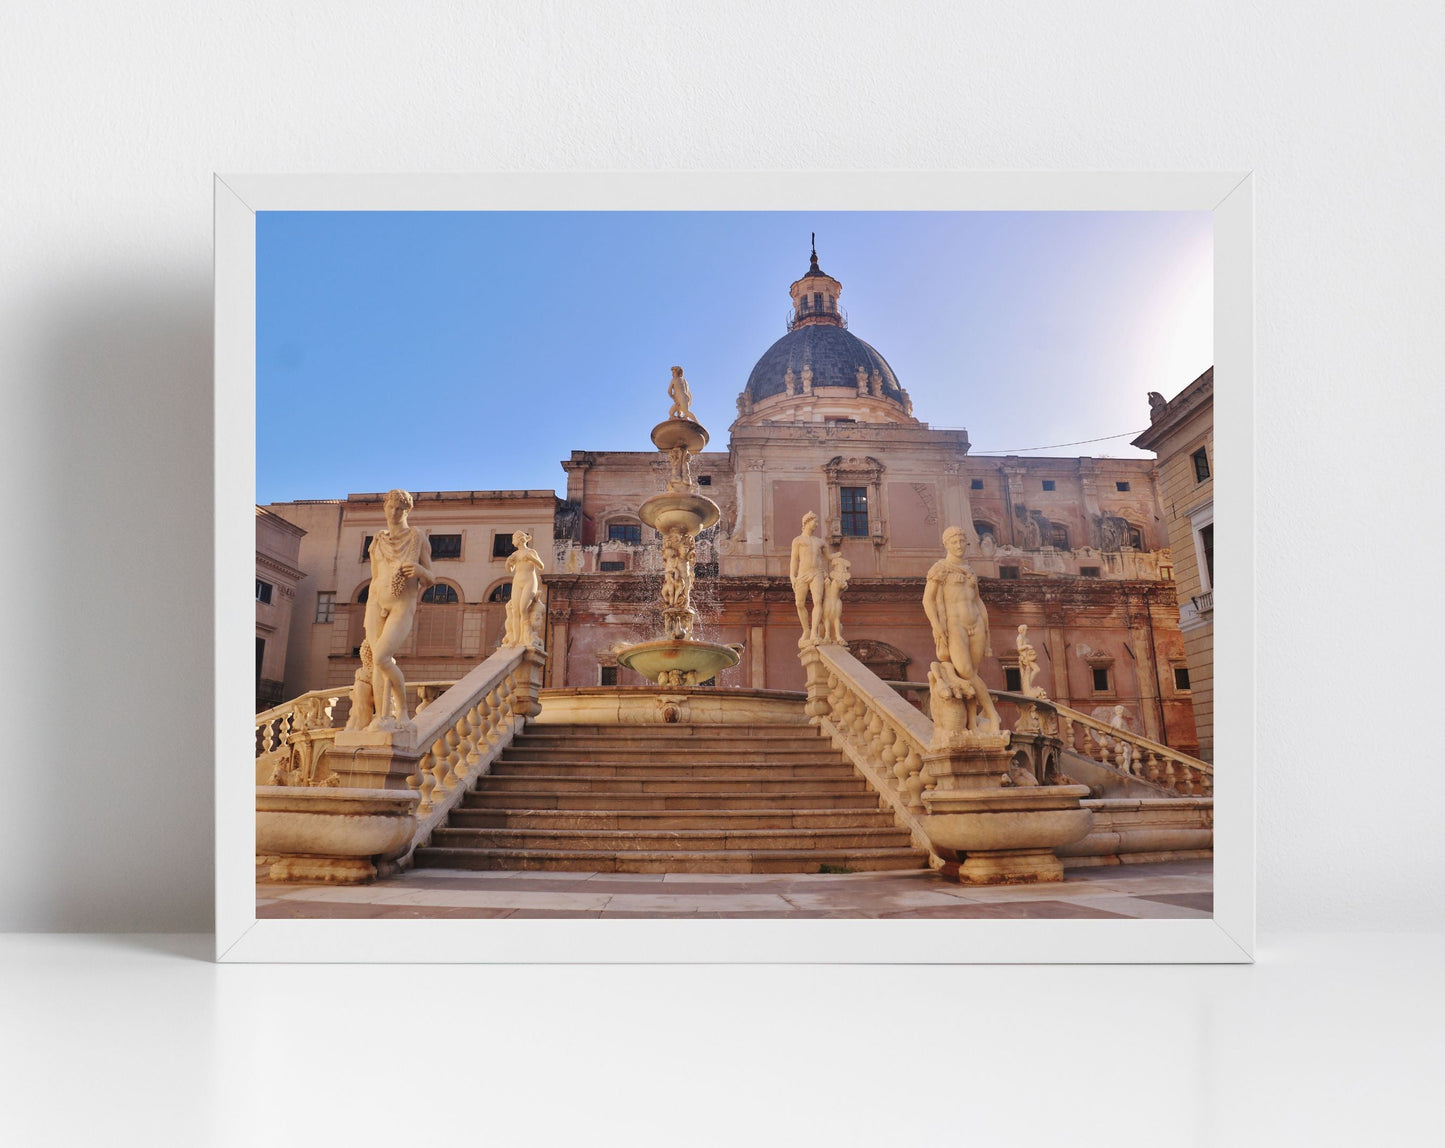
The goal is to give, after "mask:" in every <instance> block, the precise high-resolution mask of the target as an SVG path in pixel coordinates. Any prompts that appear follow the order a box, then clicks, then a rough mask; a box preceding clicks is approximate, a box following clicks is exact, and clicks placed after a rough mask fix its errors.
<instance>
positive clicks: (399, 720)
mask: <svg viewBox="0 0 1445 1148" xmlns="http://www.w3.org/2000/svg"><path fill="white" fill-rule="evenodd" d="M414 502H415V500H414V499H413V498H412V496H411V495H410V494H408V493H407V492H406V491H404V490H389V491H387V494H386V501H385V502H384V503H383V506H384V509H385V511H386V529H385V530H381V531H378V532H377V534H376V535H375V536H374V537H373V538H372V540H371V552H370V553H371V584H370V587H369V588H368V590H367V598H366V619H365V627H366V642H367V644H368V645H369V646H370V647H371V659H372V666H373V669H372V675H371V701H372V705H373V707H374V708H375V715H374V716H373V717H372V719H371V721H370V722H369V723H368V724H367V727H366V728H367V729H368V730H371V731H389V730H398V729H402V728H404V727H405V726H406V724H407V723H408V722H409V721H410V720H411V715H410V714H409V713H407V708H406V678H405V677H403V676H402V672H401V667H400V666H398V665H397V664H396V652H397V651H398V650H399V649H401V647H402V646H403V645H404V644H405V643H406V640H407V639H408V638H409V637H411V628H412V623H413V622H414V621H415V620H416V604H417V600H418V599H419V598H420V597H421V588H422V587H423V586H430V585H431V584H432V583H433V582H435V581H436V577H435V575H433V574H432V572H431V569H430V568H429V567H428V566H427V564H426V563H427V560H429V559H430V558H431V543H430V542H429V541H428V539H427V538H426V536H425V535H423V534H422V532H421V531H420V530H418V529H416V527H414V526H412V525H411V524H410V523H408V522H407V515H408V514H409V513H410V511H411V508H412V506H413V505H414Z"/></svg>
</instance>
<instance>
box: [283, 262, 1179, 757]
mask: <svg viewBox="0 0 1445 1148" xmlns="http://www.w3.org/2000/svg"><path fill="white" fill-rule="evenodd" d="M841 293H842V284H841V283H840V282H839V281H838V280H837V279H835V278H833V277H832V276H830V275H828V274H826V273H825V272H824V271H822V270H821V268H820V267H819V266H818V261H817V256H816V254H815V255H814V256H813V258H812V261H811V263H810V266H809V268H808V270H807V272H806V273H805V274H804V275H803V276H802V277H801V278H800V279H798V280H797V281H796V282H794V283H793V284H792V286H791V288H790V296H791V299H792V304H793V307H792V314H791V317H790V320H789V322H788V324H787V330H786V331H784V332H783V334H782V335H781V337H780V338H779V339H778V340H777V342H775V343H774V344H773V346H771V347H770V348H768V349H767V350H766V351H765V352H764V353H763V355H762V356H761V358H760V359H759V360H758V361H757V364H756V366H755V367H754V368H753V370H752V372H751V374H750V375H749V377H748V379H747V380H746V381H745V383H744V385H743V387H742V390H741V393H740V394H739V395H738V399H737V410H738V414H737V418H736V420H735V421H734V422H733V424H732V426H731V428H730V429H729V434H728V440H727V442H726V445H725V449H716V450H710V451H704V452H703V453H702V454H700V455H698V456H696V458H695V459H694V461H693V466H692V470H693V475H694V477H695V478H696V480H697V482H698V483H699V487H700V493H702V494H704V495H707V496H708V497H709V498H711V499H712V500H713V501H715V502H716V503H717V504H718V505H719V507H720V509H721V517H720V520H719V522H718V524H717V526H716V527H714V528H711V529H710V530H708V531H706V532H704V534H703V535H702V536H701V538H700V539H699V541H698V553H697V568H696V574H697V581H696V584H695V589H694V605H695V606H696V607H697V608H698V611H699V621H698V627H697V630H696V632H695V635H694V636H696V637H700V638H704V639H706V640H708V641H714V642H723V643H739V644H741V645H742V646H743V652H742V657H741V661H740V663H739V664H738V665H737V666H736V667H734V668H732V669H729V670H725V671H723V672H722V673H721V674H720V675H719V677H718V679H717V680H716V682H715V685H716V686H717V687H718V688H723V689H726V688H752V689H768V690H787V691H800V690H802V689H803V685H804V678H803V670H802V667H801V665H800V663H799V660H798V638H799V635H800V633H801V627H800V623H799V616H798V611H797V609H796V606H795V602H794V594H793V588H792V586H791V584H790V582H789V578H788V573H789V569H788V568H789V556H790V550H791V545H792V540H793V538H794V537H795V536H796V535H797V534H798V533H799V531H800V528H801V523H802V519H803V517H804V515H805V514H807V513H809V512H812V513H815V514H817V515H818V517H819V519H820V521H821V524H822V525H821V528H820V535H821V536H822V537H823V539H824V540H825V542H826V543H827V545H828V547H829V549H830V551H832V552H833V553H835V554H841V555H842V557H843V558H845V559H846V560H847V561H848V563H849V564H850V583H849V586H848V589H847V592H846V594H845V596H844V613H843V631H844V638H845V639H846V640H847V641H848V642H849V645H850V649H851V650H852V652H853V653H854V655H855V656H856V657H858V658H859V659H860V660H861V661H863V662H864V664H866V665H868V666H869V667H870V668H872V669H873V670H874V671H875V672H876V673H878V674H879V675H880V676H881V677H883V678H884V679H886V680H888V681H891V682H894V683H897V688H898V689H899V690H900V691H901V692H903V693H904V695H905V696H914V697H915V699H916V700H918V701H920V702H921V701H922V698H921V697H919V696H918V695H919V694H920V693H921V691H922V690H923V689H924V688H925V682H926V678H927V670H928V665H929V663H930V662H931V661H932V660H933V658H934V651H933V642H932V636H931V633H930V630H929V626H928V622H927V619H926V618H925V616H924V614H923V609H922V606H921V602H922V597H923V589H924V578H925V575H926V573H927V571H928V569H929V567H930V566H931V565H932V564H933V563H934V562H935V561H937V560H938V558H939V557H940V556H941V554H942V545H941V541H940V538H941V535H942V532H943V530H944V529H945V528H947V527H949V526H959V527H961V528H962V529H963V530H964V531H965V533H966V535H967V540H968V541H967V548H966V557H967V560H968V561H969V563H970V564H971V565H972V566H973V568H974V570H975V571H976V572H977V573H978V575H979V577H980V588H981V592H982V595H983V598H984V601H985V602H986V604H987V606H988V609H989V615H990V617H989V620H990V629H991V641H992V656H991V657H989V658H987V659H986V660H985V663H984V667H983V677H984V680H985V682H986V683H987V684H988V685H989V686H990V687H991V688H995V689H1008V688H1017V672H1018V670H1017V656H1016V654H1015V648H1014V643H1015V638H1016V635H1017V631H1018V627H1019V625H1021V624H1027V626H1028V627H1029V630H1028V633H1029V638H1030V640H1031V641H1032V643H1033V645H1034V646H1035V648H1036V649H1037V650H1038V653H1039V662H1040V669H1041V676H1040V679H1039V682H1040V684H1042V685H1043V686H1044V688H1045V690H1046V691H1047V692H1048V694H1049V696H1050V697H1053V698H1055V699H1057V700H1059V701H1062V702H1066V703H1068V704H1070V705H1072V706H1074V707H1075V708H1078V709H1083V710H1085V711H1088V712H1094V711H1096V710H1099V711H1101V712H1102V711H1103V710H1104V709H1105V708H1107V710H1108V711H1110V712H1112V711H1113V709H1114V707H1115V706H1120V705H1122V706H1123V707H1124V710H1125V715H1126V719H1127V721H1128V724H1129V726H1130V727H1131V728H1132V729H1134V730H1135V731H1136V732H1139V733H1142V734H1144V735H1145V736H1148V737H1151V738H1154V739H1156V740H1158V741H1161V742H1165V743H1166V744H1169V745H1171V746H1174V747H1176V748H1178V749H1181V750H1184V751H1186V752H1189V753H1195V752H1197V750H1198V748H1199V745H1200V742H1201V741H1202V740H1203V736H1204V735H1203V733H1202V732H1197V731H1196V725H1195V714H1194V709H1193V704H1192V696H1191V692H1190V690H1189V688H1188V682H1189V681H1190V677H1189V675H1188V673H1183V674H1180V673H1178V672H1177V670H1178V669H1179V668H1180V667H1186V666H1187V665H1188V660H1189V659H1188V653H1187V651H1186V648H1185V643H1184V639H1183V636H1182V634H1181V630H1180V614H1179V605H1178V599H1177V597H1176V591H1175V584H1174V580H1173V562H1172V557H1171V550H1170V537H1169V528H1168V522H1167V519H1166V517H1165V513H1164V510H1163V506H1162V503H1161V499H1160V493H1159V483H1158V478H1157V475H1156V468H1155V463H1154V462H1153V461H1152V460H1147V459H1095V458H1024V457H988V458H982V457H977V456H971V455H970V453H969V445H970V444H969V441H968V436H967V432H965V431H963V430H936V429H933V428H931V427H929V425H928V424H927V423H926V422H924V421H921V420H920V419H919V417H918V416H917V414H916V413H915V411H914V409H913V402H912V399H911V397H910V395H909V394H908V392H907V390H906V389H905V388H904V387H903V385H902V384H901V382H900V381H899V379H898V378H897V377H896V375H895V374H894V372H893V369H892V368H891V367H890V366H889V364H888V362H887V360H886V359H885V358H884V357H883V355H882V354H880V353H879V352H878V351H877V350H876V349H874V348H873V347H872V346H870V345H869V344H868V343H867V342H865V341H864V340H863V339H861V338H859V337H858V336H857V335H855V334H854V333H853V332H852V331H851V330H850V329H849V327H848V323H847V320H846V318H845V316H844V314H843V312H842V310H841V309H840V307H839V302H838V301H839V297H840V295H841ZM719 445H721V444H719ZM562 467H563V469H564V471H565V472H566V475H567V485H566V496H565V498H562V499H558V498H556V497H555V495H554V494H553V493H552V492H551V491H492V492H474V491H462V492H433V493H427V492H413V493H414V494H416V507H415V509H414V511H413V512H412V515H411V521H412V522H413V523H414V524H415V525H417V526H420V527H422V528H423V529H425V530H426V531H428V533H429V534H430V535H431V537H432V556H433V559H434V561H433V569H434V570H435V571H436V573H437V574H438V576H439V577H440V579H441V581H440V582H439V583H438V585H437V587H433V588H431V589H430V590H429V591H428V594H429V595H430V600H424V601H423V603H422V605H421V606H420V607H419V608H418V618H417V625H416V627H415V631H414V635H413V638H412V640H411V648H410V649H409V650H408V651H405V652H404V656H403V657H402V658H401V659H400V660H401V663H402V665H403V668H404V670H405V672H406V674H407V677H408V680H409V681H441V680H449V679H451V678H454V677H457V676H460V674H461V673H462V672H464V670H465V669H466V668H469V667H470V666H471V665H474V664H475V663H476V662H477V661H478V660H480V659H481V658H482V657H485V656H486V654H487V653H489V652H490V651H491V649H492V648H494V647H495V645H496V642H497V639H498V637H499V636H500V632H501V624H502V611H503V604H504V602H505V596H506V591H507V588H508V587H507V581H506V577H505V560H506V555H507V554H508V553H509V552H510V551H509V549H508V547H509V546H510V538H511V536H512V534H513V532H514V531H516V530H523V531H525V532H527V533H529V534H531V535H532V536H533V539H534V541H533V545H534V546H536V548H537V549H539V550H540V551H542V553H543V554H544V555H547V554H548V550H549V547H550V556H551V561H550V562H549V566H548V573H547V574H546V576H545V578H544V582H545V584H546V593H547V633H546V646H547V649H548V666H547V671H546V674H547V677H546V682H545V684H546V685H547V686H549V687H552V688H587V687H596V686H611V685H620V686H629V685H643V684H645V683H644V681H643V679H642V678H640V677H637V676H636V675H633V674H632V673H631V672H630V671H628V670H626V669H625V668H623V667H621V666H619V665H618V663H617V658H616V654H615V652H614V651H615V647H617V646H618V645H620V644H624V643H629V642H636V641H642V640H646V639H648V638H650V637H655V636H656V635H657V634H659V633H660V632H661V619H660V616H659V609H660V608H659V607H658V605H657V602H658V588H659V584H660V581H661V570H660V564H659V562H658V556H657V539H656V536H655V534H654V532H653V531H652V530H651V529H650V528H648V527H647V526H645V525H644V524H643V523H642V522H641V520H640V519H639V517H638V513H637V511H638V507H639V506H640V505H641V504H642V502H643V501H645V500H646V499H647V498H648V497H650V496H651V495H653V494H656V493H657V492H658V491H659V490H661V489H662V488H663V487H664V485H665V483H666V479H667V467H668V464H667V461H666V459H665V458H664V457H663V456H662V455H660V454H659V453H658V452H656V451H637V452H622V451H607V452H592V451H585V450H577V451H574V452H573V453H572V455H571V457H570V458H568V459H566V460H564V461H563V463H562ZM380 500H381V495H380V494H372V495H352V496H350V497H349V498H347V499H345V500H336V501H330V502H295V503H275V504H272V505H270V506H269V507H267V510H269V511H270V512H271V513H274V514H276V515H279V516H280V517H282V518H284V519H286V520H287V521H289V522H292V523H294V524H295V525H296V526H298V527H300V528H302V529H304V530H305V531H306V535H305V537H304V538H303V539H302V543H301V553H300V557H299V559H298V565H299V566H300V568H301V569H302V571H303V577H302V579H301V581H300V584H299V586H298V590H297V598H296V605H295V609H294V611H293V627H292V634H291V641H290V645H289V648H288V661H287V676H286V689H287V693H288V696H295V695H296V694H299V693H301V692H304V691H305V690H308V689H314V688H322V687H330V686H335V685H338V684H341V683H345V682H349V681H350V680H351V677H352V674H353V673H354V671H355V669H356V667H357V666H358V665H359V660H358V653H357V649H358V647H359V646H360V618H361V612H362V611H363V610H364V596H365V591H366V577H367V570H368V568H367V566H366V561H365V546H366V541H367V536H368V534H369V533H373V532H374V531H375V529H377V528H379V526H380V525H382V522H381V517H380V516H381V502H380Z"/></svg>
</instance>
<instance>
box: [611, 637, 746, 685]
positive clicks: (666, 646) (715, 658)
mask: <svg viewBox="0 0 1445 1148" xmlns="http://www.w3.org/2000/svg"><path fill="white" fill-rule="evenodd" d="M740 651H741V647H737V646H723V645H720V644H718V643H717V642H696V641H693V640H692V639H690V638H664V639H662V640H660V641H656V642H639V643H638V644H637V645H635V646H625V647H623V648H622V649H620V650H618V651H617V663H618V665H621V666H626V667H627V668H628V669H629V670H636V671H637V672H638V673H639V674H641V675H642V676H643V677H644V678H646V679H647V680H648V681H649V682H656V681H657V680H658V679H659V678H661V677H662V675H663V674H667V675H668V676H669V677H671V675H672V674H674V673H682V674H684V675H686V674H689V673H694V674H696V675H697V677H696V678H695V679H694V680H693V682H691V683H686V684H692V685H696V684H697V683H698V682H705V681H707V680H708V678H710V677H712V676H713V675H715V674H717V673H719V672H720V671H722V670H726V669H730V668H732V667H733V666H735V665H737V664H738V658H739V655H740ZM672 684H677V685H681V684H685V683H680V682H678V683H672Z"/></svg>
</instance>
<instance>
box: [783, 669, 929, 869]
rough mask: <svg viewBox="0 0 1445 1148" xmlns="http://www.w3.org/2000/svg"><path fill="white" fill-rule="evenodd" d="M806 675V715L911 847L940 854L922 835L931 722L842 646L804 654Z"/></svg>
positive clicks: (927, 779) (926, 837)
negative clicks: (886, 808) (885, 807)
mask: <svg viewBox="0 0 1445 1148" xmlns="http://www.w3.org/2000/svg"><path fill="white" fill-rule="evenodd" d="M801 657H802V661H803V666H804V669H805V670H806V671H807V674H808V702H807V707H806V708H807V713H808V717H809V719H810V720H812V721H813V722H814V723H816V724H817V725H818V726H819V727H820V728H821V729H822V730H823V732H824V733H826V734H828V735H829V736H830V737H832V739H833V741H834V744H835V745H837V746H838V747H839V748H840V749H842V750H843V752H844V753H846V754H847V755H848V757H849V759H850V760H851V761H852V762H853V764H854V765H855V766H856V767H857V768H858V770H859V771H860V772H861V773H862V774H863V775H864V776H865V777H866V778H867V779H868V782H869V784H870V785H872V786H873V788H874V789H875V790H876V791H877V792H878V793H879V794H880V795H881V796H882V797H883V799H884V800H885V801H887V802H888V804H889V805H890V806H891V807H892V809H893V812H894V815H895V817H896V818H897V820H898V822H899V824H901V825H903V826H906V827H907V828H908V829H909V831H910V833H911V834H912V838H913V844H914V845H916V846H919V847H921V848H926V849H929V851H930V853H932V854H933V855H934V856H935V857H937V856H938V855H937V853H936V852H935V851H934V850H933V849H932V846H931V845H930V843H929V839H928V835H927V834H926V833H925V832H924V831H923V827H922V824H921V822H920V820H919V819H920V817H921V816H923V813H924V809H923V800H922V794H923V791H924V790H925V789H927V788H929V785H930V782H931V781H932V779H931V778H930V777H928V775H927V773H926V771H925V770H924V762H923V759H924V755H925V754H926V753H927V752H928V745H929V742H930V741H931V740H932V738H933V723H932V722H931V721H930V720H929V719H928V718H927V717H925V716H924V715H923V714H922V713H920V712H919V711H918V710H917V709H916V708H914V707H913V706H911V705H909V704H908V703H907V702H906V701H904V700H903V699H902V698H901V697H900V696H899V695H898V693H897V692H896V691H895V690H894V689H893V688H892V687H891V686H890V685H888V684H887V683H885V682H883V681H881V680H880V679H879V678H878V677H877V676H876V675H874V674H873V672H872V671H871V670H869V669H868V668H867V667H866V666H864V665H863V663H862V662H860V661H858V659H857V658H855V657H853V655H851V654H850V653H848V650H847V649H846V647H844V646H839V645H819V646H809V647H806V648H805V649H803V650H802V651H801Z"/></svg>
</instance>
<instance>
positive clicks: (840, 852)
mask: <svg viewBox="0 0 1445 1148" xmlns="http://www.w3.org/2000/svg"><path fill="white" fill-rule="evenodd" d="M416 864H417V865H418V867H421V868H443V869H489V870H498V869H501V870H556V871H559V872H571V873H579V872H585V873H817V872H820V871H821V870H822V868H823V866H828V867H830V868H833V869H848V870H852V871H854V872H864V871H871V870H878V869H922V868H925V867H926V866H927V864H928V855H927V854H926V853H925V852H924V851H923V850H921V849H751V850H743V849H739V850H733V851H729V850H719V851H716V852H701V851H698V852H689V851H687V850H665V851H664V850H658V851H646V850H628V851H617V850H601V849H439V848H431V847H429V848H426V849H418V850H417V852H416Z"/></svg>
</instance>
